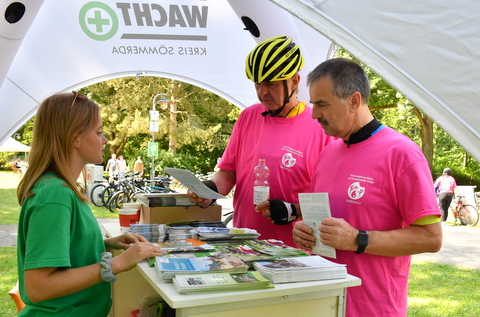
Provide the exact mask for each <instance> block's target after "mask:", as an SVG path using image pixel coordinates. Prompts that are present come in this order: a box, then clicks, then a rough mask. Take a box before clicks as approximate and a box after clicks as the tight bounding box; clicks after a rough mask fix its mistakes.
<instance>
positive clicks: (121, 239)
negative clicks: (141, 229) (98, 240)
mask: <svg viewBox="0 0 480 317" xmlns="http://www.w3.org/2000/svg"><path fill="white" fill-rule="evenodd" d="M103 241H104V243H105V248H107V250H108V249H115V250H120V249H123V250H126V249H128V248H129V247H130V245H131V244H135V243H137V242H148V240H147V239H145V238H144V237H143V236H141V235H138V234H133V233H125V234H122V235H120V236H116V237H113V238H108V239H105V240H103Z"/></svg>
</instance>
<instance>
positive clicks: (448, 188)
mask: <svg viewBox="0 0 480 317" xmlns="http://www.w3.org/2000/svg"><path fill="white" fill-rule="evenodd" d="M434 186H435V187H437V186H438V190H439V193H440V194H445V193H453V190H454V189H455V188H456V187H457V182H456V181H455V178H453V177H452V176H450V175H442V176H440V177H439V178H437V180H436V181H435V185H434Z"/></svg>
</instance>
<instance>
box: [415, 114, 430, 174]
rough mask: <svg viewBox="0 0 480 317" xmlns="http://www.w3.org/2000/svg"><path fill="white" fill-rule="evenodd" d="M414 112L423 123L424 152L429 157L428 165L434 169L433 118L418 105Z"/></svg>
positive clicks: (421, 133)
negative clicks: (420, 109)
mask: <svg viewBox="0 0 480 317" xmlns="http://www.w3.org/2000/svg"><path fill="white" fill-rule="evenodd" d="M413 112H414V113H415V115H416V116H417V118H418V121H419V122H420V124H421V130H420V139H421V141H422V152H423V154H424V155H425V158H426V159H427V162H428V166H430V169H432V166H433V120H432V119H430V118H429V117H428V116H427V115H425V114H424V113H422V112H420V111H419V110H418V109H417V108H416V107H414V108H413Z"/></svg>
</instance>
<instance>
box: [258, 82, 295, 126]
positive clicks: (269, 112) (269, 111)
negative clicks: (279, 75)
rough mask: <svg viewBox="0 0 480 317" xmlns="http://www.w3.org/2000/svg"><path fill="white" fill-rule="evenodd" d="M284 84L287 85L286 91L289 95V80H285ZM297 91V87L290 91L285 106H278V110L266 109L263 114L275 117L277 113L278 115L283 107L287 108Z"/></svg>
mask: <svg viewBox="0 0 480 317" xmlns="http://www.w3.org/2000/svg"><path fill="white" fill-rule="evenodd" d="M283 83H284V85H285V91H286V92H287V95H288V85H287V81H286V80H284V81H283ZM294 93H295V89H294V90H292V92H291V93H290V95H289V96H287V98H285V101H284V102H283V106H281V107H280V108H278V109H277V110H275V111H271V110H267V111H264V112H262V116H264V117H265V116H266V115H267V114H268V115H269V116H270V117H275V116H276V115H278V114H279V113H280V112H282V110H283V108H285V106H286V105H287V103H289V102H290V98H292V96H293V94H294Z"/></svg>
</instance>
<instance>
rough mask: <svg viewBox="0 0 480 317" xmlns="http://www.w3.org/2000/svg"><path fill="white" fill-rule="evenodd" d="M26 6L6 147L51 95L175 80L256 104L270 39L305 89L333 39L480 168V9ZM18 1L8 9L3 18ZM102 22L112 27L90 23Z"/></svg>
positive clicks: (408, 4) (7, 95)
mask: <svg viewBox="0 0 480 317" xmlns="http://www.w3.org/2000/svg"><path fill="white" fill-rule="evenodd" d="M21 2H22V3H23V4H25V6H26V8H27V10H26V11H25V17H24V18H23V19H21V20H20V21H19V22H16V23H8V22H6V21H5V19H4V18H3V15H0V56H2V59H0V84H1V87H0V111H1V112H2V116H1V117H0V144H1V143H2V141H5V140H6V139H7V138H8V137H9V136H10V135H12V134H13V133H14V132H15V130H16V129H17V128H19V127H20V126H21V125H22V124H23V123H25V122H26V121H27V120H28V119H29V118H31V117H32V116H33V115H34V114H35V112H36V109H37V107H38V104H39V103H40V102H41V101H42V100H43V99H44V98H45V97H47V96H48V95H51V94H53V93H57V92H65V91H70V90H72V89H78V88H81V87H85V86H87V85H90V84H94V83H97V82H100V81H104V80H107V79H112V78H118V77H125V76H135V75H137V76H161V77H166V78H173V79H176V80H181V81H185V82H188V83H191V84H194V85H197V86H199V87H201V88H204V89H207V90H210V91H212V92H214V93H216V94H218V95H220V96H221V97H223V98H225V99H226V100H228V101H230V102H232V103H233V104H235V105H236V106H238V107H239V108H245V107H247V106H248V105H250V104H253V103H255V102H256V100H257V98H256V96H255V91H254V89H253V87H252V83H251V82H250V81H249V80H247V79H246V77H245V73H244V59H245V56H246V55H247V53H248V52H249V51H250V50H251V49H252V48H253V46H254V45H255V44H256V43H258V42H259V41H261V40H264V39H266V38H269V37H273V36H278V35H290V36H293V38H294V41H295V42H297V43H299V44H300V46H301V47H302V51H303V52H304V55H306V64H305V67H304V69H303V70H302V72H301V73H300V75H301V76H302V78H303V80H302V82H301V84H305V81H306V80H305V77H306V74H308V71H309V70H311V69H312V68H313V67H315V66H316V65H317V64H318V63H319V62H321V61H323V60H325V59H326V58H329V57H330V53H331V41H333V42H335V43H337V44H338V45H340V46H342V47H344V48H345V49H346V50H348V51H349V52H351V53H352V54H353V55H354V56H355V57H357V58H358V59H359V60H361V61H362V62H364V63H365V64H366V65H368V66H369V67H370V68H371V69H372V70H373V71H375V72H376V73H377V74H378V75H379V76H381V77H382V78H384V79H385V80H387V81H388V82H389V83H390V84H391V85H392V86H394V87H395V88H396V89H397V90H399V91H400V92H401V93H402V94H404V95H405V96H406V97H407V98H409V99H410V100H411V101H412V102H413V103H414V104H415V105H416V106H417V107H418V108H419V109H421V110H422V111H423V112H424V113H425V114H427V115H428V116H429V117H430V118H432V119H433V120H434V121H435V122H436V123H437V124H438V125H440V126H441V127H442V128H443V129H444V130H445V131H447V132H448V133H449V134H450V135H451V136H452V137H453V138H454V139H455V140H456V141H457V142H459V143H460V144H461V145H462V146H463V147H464V148H465V149H466V150H467V151H468V152H469V153H470V154H471V155H472V156H473V157H474V158H476V159H477V160H478V161H480V146H478V145H479V144H480V125H479V124H478V123H479V122H480V105H479V103H478V97H477V94H478V92H477V89H476V86H477V85H478V83H479V82H480V71H479V69H478V68H479V67H480V66H479V65H480V54H479V53H478V52H479V51H480V41H479V40H478V34H479V33H480V23H478V21H479V20H480V2H476V1H469V0H458V1H455V2H453V1H449V0H438V1H434V2H432V1H430V2H429V1H418V0H403V1H384V0H364V1H355V0H272V1H268V0H228V1H227V0H217V1H205V0H160V1H156V2H155V4H151V3H148V2H147V3H142V4H140V3H129V2H121V3H117V2H116V1H113V0H105V1H102V2H91V1H89V0H75V1H63V0H49V1H43V0H23V1H21ZM9 4H10V2H9V1H6V2H5V1H4V2H1V3H0V10H1V11H5V10H6V9H7V7H8V6H9ZM2 9H3V10H2ZM162 10H163V11H162ZM95 15H98V16H100V15H101V17H102V23H103V24H101V25H99V24H98V25H93V26H92V25H88V24H87V22H86V21H88V23H89V22H90V21H94V20H95V19H94V17H95ZM244 17H248V18H249V19H251V20H252V21H253V22H254V23H255V24H256V26H257V27H258V30H259V34H260V36H259V37H254V36H252V35H251V34H250V33H249V32H248V31H245V30H244V28H245V25H243V23H242V19H243V18H244ZM105 21H109V22H108V23H105ZM100 31H101V32H102V33H98V32H100ZM95 32H97V33H95ZM330 40H331V41H330ZM159 93H160V92H159ZM307 93H308V89H306V87H304V86H303V87H302V86H301V87H300V98H301V100H307V101H308V99H309V98H308V95H307Z"/></svg>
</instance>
